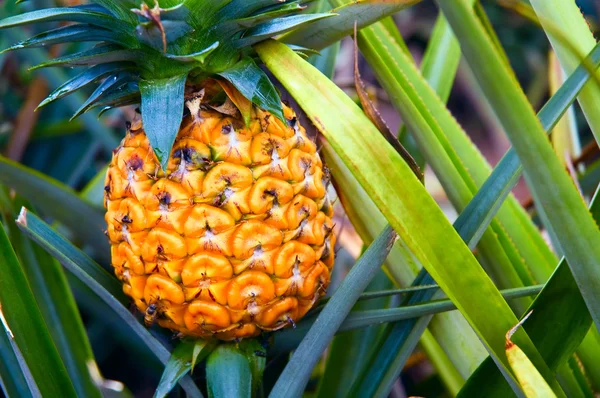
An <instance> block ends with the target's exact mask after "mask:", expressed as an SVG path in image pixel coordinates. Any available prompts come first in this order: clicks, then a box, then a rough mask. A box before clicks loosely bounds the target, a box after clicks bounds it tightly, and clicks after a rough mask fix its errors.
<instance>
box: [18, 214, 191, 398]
mask: <svg viewBox="0 0 600 398" xmlns="http://www.w3.org/2000/svg"><path fill="white" fill-rule="evenodd" d="M17 224H18V226H19V228H20V229H21V230H22V231H23V232H24V233H25V234H26V235H27V236H28V237H30V238H31V239H32V240H33V241H35V242H36V243H38V244H39V245H40V246H41V247H42V248H43V249H44V250H46V251H47V252H48V253H50V254H51V255H52V256H53V257H55V258H56V259H57V260H58V261H59V262H60V263H61V264H62V265H63V266H64V267H65V268H66V269H67V270H68V271H69V272H71V273H72V274H73V275H74V276H75V277H77V278H78V279H79V280H80V281H81V282H83V283H84V284H85V285H86V286H88V287H89V288H90V289H91V290H92V291H93V292H94V293H95V294H96V295H97V296H98V297H100V298H101V299H102V300H103V301H104V302H106V303H107V304H108V305H109V306H110V308H111V309H112V310H113V311H114V312H115V313H116V314H117V315H118V316H119V317H120V318H121V319H122V320H123V322H124V323H125V324H127V326H129V327H130V328H131V329H132V331H133V332H134V333H135V334H136V335H137V336H138V337H139V338H140V340H141V341H142V342H143V343H144V345H145V346H146V347H148V349H149V350H150V351H151V352H152V353H153V354H154V355H155V356H156V357H157V358H158V359H159V360H160V361H161V362H162V363H163V364H165V365H166V364H167V362H168V361H169V356H170V355H169V351H168V350H167V349H166V348H165V347H164V346H163V345H162V344H161V343H160V342H159V341H158V340H156V339H155V338H154V336H152V335H151V334H150V332H149V331H148V330H147V329H146V328H145V327H144V326H142V325H141V324H140V323H139V322H138V320H137V319H136V318H135V317H134V316H133V314H132V313H131V312H130V311H129V310H128V309H127V308H126V307H125V306H124V305H123V304H124V303H128V302H129V300H128V299H127V298H126V297H125V295H124V294H123V292H122V290H121V289H120V284H119V283H118V281H117V280H116V278H112V280H111V279H107V278H111V277H110V275H109V274H108V273H106V272H105V271H104V270H102V268H100V266H99V265H98V264H96V263H94V262H93V261H92V260H91V259H89V257H87V256H86V255H85V254H84V253H83V252H81V251H80V250H79V249H77V248H76V247H75V246H73V245H72V244H70V243H69V242H68V241H67V240H66V239H64V238H63V237H62V236H60V235H59V234H58V233H57V232H55V231H53V230H52V229H51V228H50V227H49V226H48V225H47V224H46V223H44V222H43V221H42V220H40V219H39V217H37V216H36V215H34V214H32V213H30V212H28V211H27V209H22V210H21V214H20V215H19V219H18V220H17ZM99 281H102V282H99ZM117 289H118V290H117ZM179 384H181V386H182V387H183V389H184V390H185V391H186V392H187V394H189V395H190V396H193V397H199V396H201V395H200V391H199V390H198V388H197V387H196V385H195V384H194V383H193V382H192V380H191V379H190V378H189V377H184V378H182V379H181V380H180V381H179Z"/></svg>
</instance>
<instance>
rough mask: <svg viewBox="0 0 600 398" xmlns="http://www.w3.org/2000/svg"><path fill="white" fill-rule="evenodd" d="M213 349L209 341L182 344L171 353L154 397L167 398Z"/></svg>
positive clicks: (183, 342)
mask: <svg viewBox="0 0 600 398" xmlns="http://www.w3.org/2000/svg"><path fill="white" fill-rule="evenodd" d="M213 349H214V343H212V342H209V341H207V340H195V341H182V342H180V343H179V344H178V345H177V347H175V349H174V350H173V352H172V353H171V357H170V358H169V362H167V365H166V366H165V370H164V372H163V374H162V376H161V378H160V382H159V383H158V387H157V388H156V391H155V392H154V397H156V398H163V397H166V396H167V394H168V393H169V392H171V390H172V389H173V388H175V386H176V385H177V382H178V381H179V380H181V378H182V377H183V376H185V375H186V374H188V373H189V372H190V371H191V370H192V369H193V368H194V364H197V363H198V362H201V361H202V360H203V359H204V358H205V357H206V356H207V355H208V354H210V352H211V351H212V350H213Z"/></svg>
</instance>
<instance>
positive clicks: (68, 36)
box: [4, 24, 127, 51]
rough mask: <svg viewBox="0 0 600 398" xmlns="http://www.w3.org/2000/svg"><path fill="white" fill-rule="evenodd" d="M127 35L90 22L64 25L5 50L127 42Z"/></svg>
mask: <svg viewBox="0 0 600 398" xmlns="http://www.w3.org/2000/svg"><path fill="white" fill-rule="evenodd" d="M125 39H126V36H125V35H123V34H122V33H119V32H115V31H112V30H108V29H103V28H98V27H95V26H92V25H88V24H77V25H68V26H62V27H60V28H57V29H53V30H49V31H47V32H43V33H40V34H38V35H36V36H33V37H32V38H30V39H27V40H23V41H21V42H19V43H17V44H14V45H12V46H10V47H9V48H7V49H6V50H4V51H10V50H20V49H22V48H27V47H44V46H49V45H52V44H58V43H75V42H86V41H90V42H92V41H106V42H110V43H117V44H126V43H127V41H126V40H125Z"/></svg>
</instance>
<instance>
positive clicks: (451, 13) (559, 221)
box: [438, 1, 600, 327]
mask: <svg viewBox="0 0 600 398" xmlns="http://www.w3.org/2000/svg"><path fill="white" fill-rule="evenodd" d="M438 4H439V6H440V8H441V9H442V10H443V12H444V14H445V15H446V18H448V21H449V22H450V25H451V26H452V29H453V30H454V33H455V34H456V35H457V37H458V38H459V40H460V42H461V44H462V48H463V54H464V55H465V57H466V59H467V61H468V62H469V64H470V65H471V67H472V70H473V72H474V74H475V76H476V77H477V79H478V81H479V83H480V85H481V87H482V89H483V91H484V92H485V94H486V97H487V98H488V100H489V101H490V103H491V104H492V106H493V108H494V111H495V112H496V114H497V115H498V118H499V119H500V121H501V123H502V125H503V126H504V128H505V130H506V133H507V134H508V136H509V138H510V140H511V142H512V144H513V146H514V148H515V151H516V152H517V154H518V155H519V158H520V160H521V162H522V164H523V169H524V174H525V179H526V181H527V183H528V185H529V187H530V188H531V190H532V193H533V196H534V200H535V202H536V204H537V205H538V206H537V208H538V211H540V212H542V213H543V218H544V219H545V222H546V225H547V226H548V227H549V228H551V232H553V233H554V235H555V236H556V238H557V240H558V242H559V243H560V249H561V251H562V252H563V253H564V254H565V257H566V259H567V261H568V264H569V266H570V268H571V270H572V272H573V276H574V277H575V280H576V281H577V284H578V286H579V288H580V290H581V293H582V295H583V298H584V300H585V301H586V304H587V306H588V309H589V310H590V313H591V315H592V318H593V319H594V322H595V323H596V326H597V327H600V297H598V295H597V294H596V292H597V287H598V286H600V267H598V264H599V263H598V261H600V260H599V259H600V230H599V229H598V226H597V225H596V223H595V222H594V220H593V218H592V217H591V215H590V214H589V212H588V210H587V209H586V207H585V203H584V202H583V200H582V199H581V197H580V196H579V193H578V192H577V190H576V189H575V187H574V185H573V182H572V181H571V180H570V177H569V175H568V174H567V173H566V172H565V170H564V169H563V167H562V165H561V164H560V161H559V160H558V158H557V157H556V156H555V154H554V152H553V150H552V147H551V145H550V143H549V141H548V139H547V137H546V134H545V132H544V130H543V128H542V126H541V124H540V122H539V121H538V119H537V118H536V117H535V114H534V112H533V110H532V109H531V106H530V104H529V103H528V102H527V98H526V97H525V95H524V94H523V92H522V91H521V89H520V87H519V86H518V83H517V82H516V81H515V79H514V76H513V75H512V74H511V73H509V72H508V71H507V70H506V66H505V64H504V62H503V61H502V59H501V58H500V56H499V55H498V53H497V51H496V49H495V48H494V45H493V43H492V42H491V41H490V40H489V38H488V36H487V34H486V33H485V30H484V28H483V26H481V24H480V23H479V21H478V20H477V18H476V16H475V14H474V13H473V10H472V9H470V8H469V7H467V6H466V4H464V3H463V2H457V4H455V5H454V6H449V4H448V3H447V2H443V1H441V2H438ZM482 60H485V62H482Z"/></svg>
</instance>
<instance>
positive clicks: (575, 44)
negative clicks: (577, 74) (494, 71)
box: [531, 0, 600, 142]
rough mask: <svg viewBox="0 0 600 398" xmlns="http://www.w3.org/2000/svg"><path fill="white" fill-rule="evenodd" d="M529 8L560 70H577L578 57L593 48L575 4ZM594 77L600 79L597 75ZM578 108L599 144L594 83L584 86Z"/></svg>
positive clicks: (550, 2)
mask: <svg viewBox="0 0 600 398" xmlns="http://www.w3.org/2000/svg"><path fill="white" fill-rule="evenodd" d="M531 5H532V7H533V8H534V10H535V12H536V14H537V15H538V16H539V21H540V23H541V25H542V27H544V30H545V31H546V34H547V36H548V38H549V39H550V43H552V47H553V48H554V50H555V51H556V55H557V56H558V59H559V60H560V64H561V66H562V67H563V69H564V70H565V72H566V73H567V74H570V73H571V72H573V71H574V70H575V68H577V67H578V65H579V63H580V61H581V56H582V55H583V54H587V53H588V52H589V51H591V50H592V49H593V48H594V46H596V39H595V38H594V34H593V33H592V32H591V31H590V28H589V26H588V24H587V21H586V19H585V18H584V16H583V15H582V14H581V10H580V9H579V7H578V6H577V4H576V2H575V1H574V0H560V1H555V0H542V1H540V0H532V1H531ZM556 28H558V30H557V29H556ZM573 50H575V51H573ZM596 77H597V78H600V74H598V73H597V74H596ZM579 104H580V105H581V109H582V110H583V113H584V115H585V117H586V119H587V122H588V124H589V126H590V128H591V129H592V133H593V134H594V137H595V138H596V142H600V115H599V114H598V107H599V106H600V89H599V88H598V85H597V84H596V83H593V82H590V83H588V84H587V85H586V86H585V88H584V89H583V90H582V91H581V95H580V96H579Z"/></svg>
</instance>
